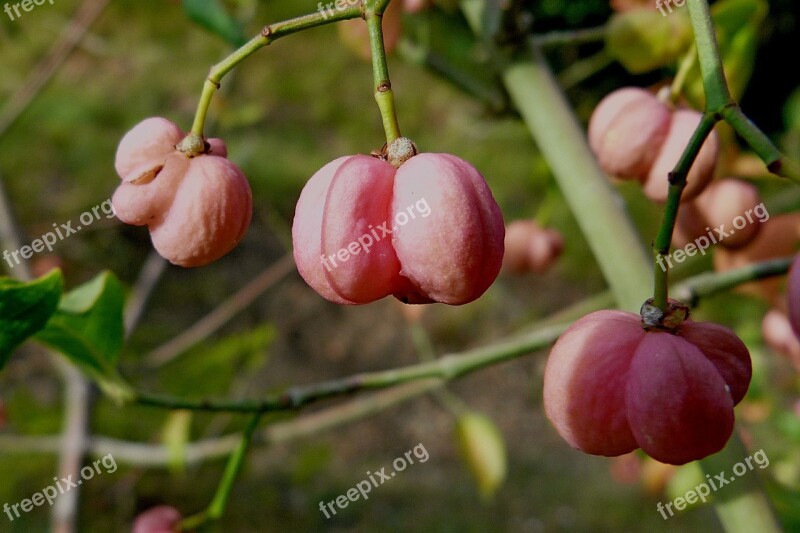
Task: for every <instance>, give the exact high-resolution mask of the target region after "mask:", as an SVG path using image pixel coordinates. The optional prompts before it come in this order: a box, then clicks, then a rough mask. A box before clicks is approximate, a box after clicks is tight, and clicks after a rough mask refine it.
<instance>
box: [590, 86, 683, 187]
mask: <svg viewBox="0 0 800 533" xmlns="http://www.w3.org/2000/svg"><path fill="white" fill-rule="evenodd" d="M669 129H670V110H669V108H668V107H667V106H666V105H665V104H663V103H662V102H661V101H660V100H658V98H656V97H655V96H654V95H652V94H651V93H649V92H647V91H645V90H644V89H639V88H637V87H626V88H623V89H619V90H617V91H614V92H612V93H611V94H609V95H608V96H606V97H605V98H604V99H603V100H602V101H601V102H600V103H599V104H598V106H597V108H596V109H595V110H594V113H593V114H592V118H591V120H590V121H589V145H590V146H591V148H592V151H593V152H594V153H595V155H596V156H597V161H598V163H599V164H600V167H601V168H602V169H603V171H604V172H606V173H607V174H609V175H611V176H614V177H617V178H622V179H633V180H639V181H644V179H645V178H646V177H647V175H648V172H649V171H650V168H651V167H652V166H653V163H654V162H655V160H656V157H657V156H658V153H659V149H660V148H661V145H662V144H663V142H664V139H666V136H667V132H668V131H669Z"/></svg>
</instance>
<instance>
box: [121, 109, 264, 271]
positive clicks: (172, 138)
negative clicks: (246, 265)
mask: <svg viewBox="0 0 800 533" xmlns="http://www.w3.org/2000/svg"><path fill="white" fill-rule="evenodd" d="M181 138H182V133H181V132H180V130H179V129H178V127H177V126H175V124H173V123H172V122H169V121H168V120H166V119H163V118H150V119H146V120H144V121H143V122H141V123H140V124H138V125H137V126H136V127H134V128H133V129H132V130H131V131H130V132H128V133H127V134H126V135H125V137H123V139H122V141H121V142H120V146H119V148H118V150H117V158H116V165H115V166H116V169H117V172H118V173H119V175H120V178H122V183H121V184H120V185H119V187H118V188H117V190H116V192H115V193H114V196H113V198H112V204H113V206H114V211H115V214H116V216H117V218H119V219H120V220H122V221H123V222H126V223H128V224H133V225H136V226H143V225H147V226H148V228H149V229H150V236H151V238H152V240H153V246H154V247H155V249H156V250H157V251H158V253H159V254H161V255H162V256H163V257H164V258H166V259H168V260H169V261H170V262H171V263H173V264H175V265H180V266H184V267H195V266H202V265H206V264H208V263H211V262H213V261H216V260H217V259H219V258H220V257H222V256H224V255H225V254H227V253H228V252H230V251H231V250H232V249H233V248H234V247H235V246H236V245H237V244H238V243H239V241H240V240H241V239H242V237H243V236H244V234H245V232H246V231H247V228H248V226H249V225H250V218H251V216H252V193H251V191H250V185H249V183H248V182H247V178H246V177H245V176H244V174H243V173H242V171H241V170H240V169H239V168H238V167H237V166H236V165H235V164H233V163H232V162H231V161H229V160H228V159H227V158H226V157H227V154H228V150H227V147H226V146H225V143H224V142H222V140H220V139H208V141H207V143H208V147H209V151H208V153H205V154H201V155H198V156H195V157H193V158H189V157H187V156H186V155H184V154H183V153H181V152H179V151H177V150H176V149H175V144H176V143H178V142H180V140H181Z"/></svg>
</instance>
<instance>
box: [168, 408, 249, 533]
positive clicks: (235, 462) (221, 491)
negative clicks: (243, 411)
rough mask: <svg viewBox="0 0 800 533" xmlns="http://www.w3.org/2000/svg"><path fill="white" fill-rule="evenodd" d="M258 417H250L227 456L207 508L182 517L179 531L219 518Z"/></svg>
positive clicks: (240, 466)
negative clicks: (231, 451) (215, 490)
mask: <svg viewBox="0 0 800 533" xmlns="http://www.w3.org/2000/svg"><path fill="white" fill-rule="evenodd" d="M260 419H261V415H260V414H255V415H253V416H252V417H250V421H249V422H248V423H247V426H246V427H245V429H244V432H243V433H242V436H241V438H240V439H239V443H238V444H237V445H236V448H235V449H234V450H233V453H232V454H231V455H230V457H228V463H227V464H226V465H225V472H224V473H223V474H222V479H221V480H220V483H219V486H218V487H217V492H216V493H215V494H214V498H213V499H212V500H211V503H210V504H209V505H208V508H207V509H206V510H205V511H203V512H201V513H199V514H196V515H194V516H190V517H187V518H186V519H184V520H183V521H182V522H181V524H180V526H181V531H190V530H193V529H195V528H197V527H198V526H201V525H203V524H205V523H206V522H209V521H212V520H219V519H220V518H222V516H223V515H224V514H225V507H226V505H227V503H228V499H229V498H230V495H231V489H233V483H234V481H235V480H236V476H238V475H239V471H240V470H241V469H242V465H243V464H244V460H245V457H247V450H248V448H250V442H251V441H252V440H253V433H255V431H256V428H257V427H258V422H259V420H260Z"/></svg>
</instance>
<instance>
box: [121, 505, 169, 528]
mask: <svg viewBox="0 0 800 533" xmlns="http://www.w3.org/2000/svg"><path fill="white" fill-rule="evenodd" d="M180 521H181V513H180V511H178V510H177V509H175V508H174V507H170V506H168V505H159V506H158V507H153V508H151V509H148V510H147V511H145V512H143V513H142V514H140V515H139V516H137V517H136V520H135V521H134V523H133V529H132V530H131V533H173V532H175V531H177V525H178V522H180Z"/></svg>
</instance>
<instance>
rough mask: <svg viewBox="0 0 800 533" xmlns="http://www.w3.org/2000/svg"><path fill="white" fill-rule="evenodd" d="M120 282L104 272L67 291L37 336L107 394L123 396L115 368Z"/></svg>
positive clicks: (119, 330) (119, 343)
mask: <svg viewBox="0 0 800 533" xmlns="http://www.w3.org/2000/svg"><path fill="white" fill-rule="evenodd" d="M124 299H125V298H124V291H123V288H122V284H121V283H120V282H119V280H117V278H116V277H115V276H114V274H112V273H111V272H103V273H102V274H100V275H98V276H97V277H95V278H94V279H93V280H91V281H89V282H88V283H86V284H84V285H81V286H80V287H78V288H76V289H75V290H73V291H71V292H69V293H67V294H65V295H64V297H63V298H62V299H61V302H60V303H59V305H58V310H57V311H56V313H55V314H54V315H53V316H52V317H51V318H50V321H49V322H48V323H47V325H46V326H45V328H44V329H43V330H42V331H40V332H39V333H38V334H37V335H36V338H37V339H38V340H39V341H41V342H43V343H45V344H47V345H48V346H50V347H52V348H54V349H56V350H58V351H59V352H61V353H62V354H64V356H65V357H66V358H67V359H69V360H70V361H71V362H72V363H74V364H75V365H77V366H78V367H79V368H80V369H81V370H82V371H83V372H84V373H86V374H87V375H88V376H89V377H91V378H92V379H94V380H95V381H97V383H98V385H99V386H100V387H101V388H102V389H103V390H104V391H105V392H106V393H108V394H110V395H112V396H113V397H115V398H117V399H123V397H124V396H125V394H126V390H125V389H126V386H125V385H124V383H123V382H122V379H121V378H120V377H119V375H118V374H117V371H116V362H117V358H118V356H119V352H120V349H121V348H122V336H123V321H122V306H123V303H124Z"/></svg>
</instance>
